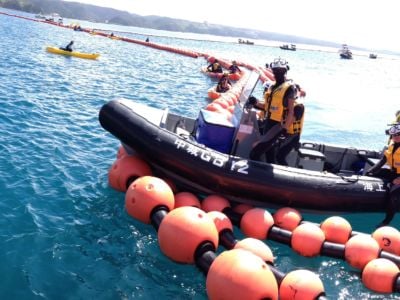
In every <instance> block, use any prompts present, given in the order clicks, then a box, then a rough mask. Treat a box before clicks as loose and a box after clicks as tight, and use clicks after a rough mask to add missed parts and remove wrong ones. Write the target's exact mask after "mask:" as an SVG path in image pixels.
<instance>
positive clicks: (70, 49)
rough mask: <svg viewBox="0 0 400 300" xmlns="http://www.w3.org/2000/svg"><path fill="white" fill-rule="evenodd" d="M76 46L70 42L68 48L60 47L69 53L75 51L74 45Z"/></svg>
mask: <svg viewBox="0 0 400 300" xmlns="http://www.w3.org/2000/svg"><path fill="white" fill-rule="evenodd" d="M73 44H74V41H70V42H69V44H68V45H67V46H65V47H60V49H61V50H64V51H69V52H72V51H73V50H72V45H73Z"/></svg>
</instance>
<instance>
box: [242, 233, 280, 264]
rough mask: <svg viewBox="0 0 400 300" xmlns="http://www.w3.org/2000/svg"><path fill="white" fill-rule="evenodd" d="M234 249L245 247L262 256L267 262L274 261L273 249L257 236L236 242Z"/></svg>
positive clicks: (244, 248)
mask: <svg viewBox="0 0 400 300" xmlns="http://www.w3.org/2000/svg"><path fill="white" fill-rule="evenodd" d="M234 249H243V250H247V251H250V252H251V253H253V254H255V255H257V256H258V257H260V258H261V259H262V260H263V261H265V262H267V263H271V264H273V263H274V255H273V254H272V251H271V249H270V248H269V247H268V245H266V244H265V243H264V242H263V241H260V240H258V239H255V238H245V239H243V240H240V241H238V242H237V243H236V245H235V247H234Z"/></svg>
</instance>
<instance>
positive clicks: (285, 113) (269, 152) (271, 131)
mask: <svg viewBox="0 0 400 300" xmlns="http://www.w3.org/2000/svg"><path fill="white" fill-rule="evenodd" d="M270 68H271V69H272V72H273V74H274V77H275V82H274V83H273V84H272V85H271V86H270V87H269V88H268V89H267V91H266V92H265V94H264V102H261V101H258V100H257V99H256V98H255V97H253V96H251V97H250V98H249V103H250V104H253V105H254V107H256V108H258V109H262V110H263V111H264V114H263V115H262V116H261V118H262V120H261V122H260V131H261V133H262V134H263V136H262V137H261V139H260V141H258V142H257V143H256V145H255V146H254V148H253V149H252V150H251V152H250V158H251V159H253V160H260V158H261V156H262V155H263V154H264V153H265V154H266V161H267V162H268V163H274V162H275V151H274V150H275V149H274V148H275V146H277V144H278V140H280V142H282V141H284V140H285V139H286V137H287V136H288V134H287V132H288V129H289V128H290V126H291V125H292V123H293V120H294V114H293V113H294V105H295V100H296V99H297V92H298V91H297V88H296V85H295V84H294V83H293V82H292V81H291V80H287V79H286V74H287V71H288V70H289V65H288V64H287V62H286V61H285V60H283V59H281V58H278V59H275V60H274V61H273V62H272V63H271V64H270Z"/></svg>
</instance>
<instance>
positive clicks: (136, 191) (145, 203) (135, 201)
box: [125, 176, 174, 224]
mask: <svg viewBox="0 0 400 300" xmlns="http://www.w3.org/2000/svg"><path fill="white" fill-rule="evenodd" d="M157 206H166V207H167V208H168V210H172V209H173V208H174V193H173V192H172V190H171V188H170V187H169V185H168V184H167V183H166V182H165V181H163V180H162V179H160V178H157V177H153V176H143V177H140V178H138V179H136V180H135V181H134V182H132V184H131V185H130V186H129V188H128V190H127V192H126V194H125V208H126V211H127V212H128V214H129V215H130V216H132V217H133V218H135V219H137V220H139V221H141V222H143V223H146V224H150V222H151V219H150V217H151V212H152V210H153V209H154V208H155V207H157Z"/></svg>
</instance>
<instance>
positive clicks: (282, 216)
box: [272, 207, 303, 231]
mask: <svg viewBox="0 0 400 300" xmlns="http://www.w3.org/2000/svg"><path fill="white" fill-rule="evenodd" d="M272 216H273V218H274V222H275V225H276V226H278V227H280V228H283V229H286V230H290V231H293V229H295V228H296V227H297V226H298V225H299V224H300V222H301V220H302V219H303V217H302V216H301V214H300V212H299V211H298V210H297V209H294V208H291V207H282V208H280V209H278V210H277V211H276V212H275V213H274V214H273V215H272Z"/></svg>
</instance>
